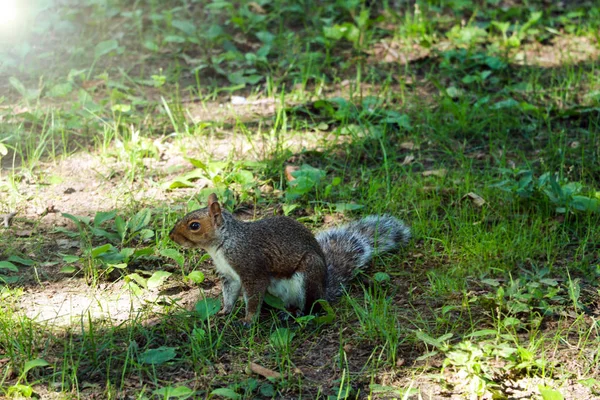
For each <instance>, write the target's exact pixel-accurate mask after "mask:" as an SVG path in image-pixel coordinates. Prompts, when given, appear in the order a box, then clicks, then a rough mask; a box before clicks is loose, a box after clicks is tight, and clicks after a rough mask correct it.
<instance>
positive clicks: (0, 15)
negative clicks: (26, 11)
mask: <svg viewBox="0 0 600 400" xmlns="http://www.w3.org/2000/svg"><path fill="white" fill-rule="evenodd" d="M18 14H19V13H18V12H17V0H0V28H2V29H6V28H7V25H9V24H12V23H13V22H15V21H16V20H17V16H18Z"/></svg>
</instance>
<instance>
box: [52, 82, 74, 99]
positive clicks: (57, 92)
mask: <svg viewBox="0 0 600 400" xmlns="http://www.w3.org/2000/svg"><path fill="white" fill-rule="evenodd" d="M72 91H73V85H72V84H71V83H69V82H65V83H59V84H57V85H54V86H52V88H51V89H50V90H49V91H48V96H50V97H64V96H66V95H68V94H69V93H71V92H72Z"/></svg>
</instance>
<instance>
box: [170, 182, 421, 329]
mask: <svg viewBox="0 0 600 400" xmlns="http://www.w3.org/2000/svg"><path fill="white" fill-rule="evenodd" d="M169 237H170V238H171V240H173V241H174V242H176V243H177V244H179V245H181V246H182V247H184V248H201V249H204V250H206V251H207V252H208V254H209V255H210V256H211V257H212V259H213V261H214V264H215V267H216V269H217V272H218V274H219V275H220V277H221V287H222V293H223V307H222V309H221V311H220V312H219V314H220V315H224V314H229V313H231V311H232V310H233V307H234V305H235V302H236V300H237V299H238V297H239V295H240V292H241V293H242V295H243V297H244V301H245V303H246V315H245V318H244V319H243V322H244V323H246V324H250V323H251V322H252V320H253V319H254V317H255V315H256V314H257V312H258V311H259V309H260V306H261V304H262V302H263V298H264V295H265V293H266V292H269V293H270V294H272V295H274V296H276V297H279V298H280V299H281V300H282V301H283V303H284V304H285V306H286V308H287V309H288V310H297V311H298V313H299V315H302V314H304V313H309V312H310V311H311V310H312V307H313V305H314V304H315V302H316V301H317V300H320V299H325V300H327V301H328V302H330V303H331V302H334V301H335V300H336V299H338V298H339V297H340V296H341V295H342V293H343V290H344V286H345V285H346V284H347V283H348V282H349V281H350V280H351V279H352V278H353V277H354V276H355V274H356V273H357V272H358V271H359V270H361V269H363V268H364V267H365V266H366V265H367V263H368V262H369V260H371V258H372V257H373V256H374V255H375V254H379V253H382V252H385V251H389V250H392V249H394V248H396V247H398V246H400V245H406V244H407V243H408V241H409V240H410V237H411V233H410V228H409V227H407V226H406V225H404V223H403V222H402V221H400V220H398V219H396V218H395V217H393V216H390V215H382V216H377V215H371V216H367V217H365V218H363V219H360V220H358V221H353V222H350V223H348V224H346V225H343V226H340V227H337V228H332V229H329V230H325V231H323V232H320V233H318V234H317V235H316V236H314V235H313V234H312V233H311V231H310V230H308V228H306V227H305V226H304V225H302V224H301V223H299V222H298V221H296V220H294V219H292V218H289V217H284V216H277V217H271V218H265V219H261V220H258V221H254V222H243V221H240V220H237V219H235V218H234V217H233V215H232V214H230V213H229V212H227V211H225V210H223V209H221V205H220V204H219V201H218V199H217V196H216V195H215V194H214V193H212V194H211V195H210V196H209V197H208V206H207V207H205V208H201V209H199V210H196V211H192V212H190V213H189V214H187V215H185V216H184V217H183V218H182V219H181V220H179V221H178V222H177V223H176V224H175V226H174V227H173V229H172V230H171V232H170V233H169Z"/></svg>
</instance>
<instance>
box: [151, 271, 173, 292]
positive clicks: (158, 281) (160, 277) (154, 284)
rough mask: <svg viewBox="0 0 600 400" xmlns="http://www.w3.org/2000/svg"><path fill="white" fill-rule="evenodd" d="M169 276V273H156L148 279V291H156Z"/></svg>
mask: <svg viewBox="0 0 600 400" xmlns="http://www.w3.org/2000/svg"><path fill="white" fill-rule="evenodd" d="M169 276H171V273H170V272H167V271H156V272H155V273H153V274H152V276H151V277H150V278H148V289H156V288H158V287H160V286H161V285H162V284H163V283H164V282H165V281H166V280H167V278H168V277H169Z"/></svg>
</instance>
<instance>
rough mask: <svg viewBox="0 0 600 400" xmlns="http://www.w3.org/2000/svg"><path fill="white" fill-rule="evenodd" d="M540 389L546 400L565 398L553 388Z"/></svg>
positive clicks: (541, 387) (541, 386)
mask: <svg viewBox="0 0 600 400" xmlns="http://www.w3.org/2000/svg"><path fill="white" fill-rule="evenodd" d="M538 389H539V391H540V394H541V395H542V399H544V400H564V399H565V397H564V396H563V395H562V394H561V393H560V392H559V391H558V390H554V389H552V388H549V387H546V386H543V385H539V386H538Z"/></svg>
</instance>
